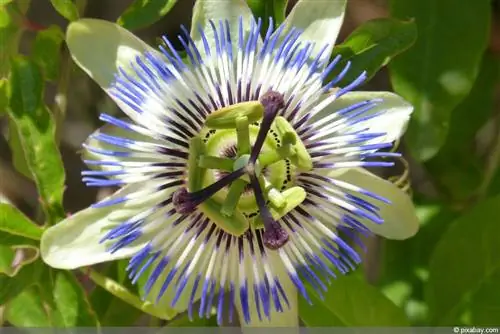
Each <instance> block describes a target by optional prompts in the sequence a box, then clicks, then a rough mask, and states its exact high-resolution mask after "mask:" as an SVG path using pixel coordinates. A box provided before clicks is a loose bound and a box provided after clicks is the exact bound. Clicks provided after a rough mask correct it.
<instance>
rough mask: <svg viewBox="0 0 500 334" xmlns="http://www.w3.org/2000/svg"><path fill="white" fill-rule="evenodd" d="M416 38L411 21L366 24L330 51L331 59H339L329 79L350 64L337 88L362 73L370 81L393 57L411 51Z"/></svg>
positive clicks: (387, 20)
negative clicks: (339, 57)
mask: <svg viewBox="0 0 500 334" xmlns="http://www.w3.org/2000/svg"><path fill="white" fill-rule="evenodd" d="M416 38H417V28H416V25H415V22H413V21H400V20H396V19H393V18H380V19H374V20H371V21H368V22H365V23H364V24H362V25H360V26H359V27H358V28H356V30H354V31H353V32H352V33H351V34H350V35H349V36H348V37H347V38H346V40H345V41H344V42H343V43H341V44H339V45H337V46H335V48H334V49H333V56H332V57H335V56H337V55H340V56H342V58H341V61H340V62H339V64H338V65H337V66H336V68H337V70H336V71H334V72H332V75H331V77H335V76H337V75H338V74H339V73H340V71H341V70H343V69H344V68H345V66H346V64H347V62H348V61H349V62H351V66H350V68H349V71H348V72H347V74H346V76H345V77H344V79H343V80H342V81H341V82H340V83H339V86H344V85H346V84H349V83H350V82H352V81H353V80H354V79H356V78H357V77H358V76H359V75H360V74H361V73H362V72H363V71H366V72H367V74H368V77H369V78H371V77H372V76H373V75H375V74H376V73H377V71H378V70H379V69H380V68H381V67H383V66H385V65H387V64H388V63H389V61H390V60H391V59H392V58H393V57H395V56H397V55H398V54H400V53H402V52H403V51H405V50H407V49H408V48H409V47H411V46H412V45H413V43H415V40H416Z"/></svg>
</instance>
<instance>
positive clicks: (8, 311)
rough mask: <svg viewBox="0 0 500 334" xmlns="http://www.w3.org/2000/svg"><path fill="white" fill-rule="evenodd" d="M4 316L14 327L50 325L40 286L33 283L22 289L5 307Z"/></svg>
mask: <svg viewBox="0 0 500 334" xmlns="http://www.w3.org/2000/svg"><path fill="white" fill-rule="evenodd" d="M5 318H6V320H7V321H8V322H10V323H11V324H12V325H14V326H16V327H52V322H51V320H50V317H49V313H48V311H47V309H46V308H45V306H44V304H43V301H42V298H41V294H40V288H39V287H38V286H36V285H33V286H31V287H29V288H27V289H26V290H24V291H22V292H21V293H20V294H19V295H17V296H16V298H14V299H13V300H11V301H10V302H9V304H8V305H7V306H6V308H5Z"/></svg>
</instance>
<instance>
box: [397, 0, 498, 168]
mask: <svg viewBox="0 0 500 334" xmlns="http://www.w3.org/2000/svg"><path fill="white" fill-rule="evenodd" d="M390 4H391V5H390V7H391V14H392V15H393V16H394V17H396V18H399V19H403V20H406V19H411V18H413V19H415V23H416V24H417V29H418V39H417V42H416V43H415V45H414V46H413V47H412V48H411V49H409V50H408V51H407V52H405V53H404V54H402V55H401V56H400V57H397V58H396V59H394V61H393V62H391V64H390V70H391V81H392V84H393V87H394V90H395V91H396V92H397V93H399V94H400V95H402V96H403V97H404V98H406V99H407V100H408V101H409V102H411V103H412V104H413V105H414V106H415V112H414V113H413V116H412V120H411V122H410V125H409V129H408V132H407V138H406V139H407V143H408V147H409V149H410V152H411V153H412V155H413V156H414V157H415V158H416V159H419V160H428V159H430V158H431V157H432V156H434V155H435V154H436V153H437V152H438V150H439V149H440V147H441V146H442V145H443V143H444V141H445V139H446V134H447V132H448V127H449V122H450V115H451V112H452V110H453V109H454V108H455V107H456V106H457V105H458V104H459V103H460V101H461V100H462V99H463V98H464V97H465V96H466V95H467V94H468V93H469V91H470V89H471V87H472V85H473V83H474V80H475V78H476V75H477V73H478V70H479V66H480V64H481V57H482V54H483V52H484V50H485V48H486V45H487V42H488V35H489V30H490V14H491V13H490V10H491V9H490V8H491V1H490V0H479V1H476V2H474V5H471V3H470V2H469V1H468V0H459V1H457V0H440V1H436V0H392V1H391V2H390Z"/></svg>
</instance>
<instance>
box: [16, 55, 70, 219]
mask: <svg viewBox="0 0 500 334" xmlns="http://www.w3.org/2000/svg"><path fill="white" fill-rule="evenodd" d="M10 87H11V88H10V91H11V95H10V108H9V109H8V111H9V116H10V117H11V119H12V120H14V122H15V125H16V128H17V131H18V134H19V139H20V144H21V146H22V148H23V151H24V157H25V159H26V163H27V165H28V167H29V169H30V171H31V173H32V175H33V179H34V180H35V183H36V185H37V188H38V191H39V193H40V197H41V199H40V200H41V203H42V207H43V209H44V211H45V213H46V218H47V221H48V222H49V224H54V223H55V222H56V221H58V220H59V219H61V218H62V217H63V216H64V213H63V209H62V196H63V191H64V180H65V176H64V168H63V164H62V161H61V155H60V153H59V150H58V147H57V144H56V141H55V136H54V131H55V126H54V120H53V118H52V115H51V114H50V112H49V110H48V109H47V107H46V106H45V105H44V103H43V100H42V96H43V79H42V76H41V73H40V70H39V68H38V67H37V65H36V64H35V63H34V62H33V61H30V60H28V59H27V58H24V57H20V56H18V57H16V58H15V59H14V60H13V62H12V77H11V80H10Z"/></svg>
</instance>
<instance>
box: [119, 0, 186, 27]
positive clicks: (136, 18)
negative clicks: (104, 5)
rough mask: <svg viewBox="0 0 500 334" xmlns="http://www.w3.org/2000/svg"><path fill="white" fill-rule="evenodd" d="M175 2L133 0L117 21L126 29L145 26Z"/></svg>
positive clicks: (164, 13) (168, 0)
mask: <svg viewBox="0 0 500 334" xmlns="http://www.w3.org/2000/svg"><path fill="white" fill-rule="evenodd" d="M176 2H177V0H135V1H134V2H133V3H132V4H131V5H130V6H129V7H128V8H127V9H126V10H125V12H124V13H123V14H122V15H121V16H120V17H119V18H118V21H117V22H118V24H119V25H121V26H123V27H124V28H126V29H128V30H135V29H141V28H145V27H147V26H150V25H152V24H153V23H155V22H157V21H159V20H160V19H161V18H162V17H163V16H165V15H167V13H168V12H169V11H170V10H171V9H172V8H173V7H174V5H175V3H176Z"/></svg>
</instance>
